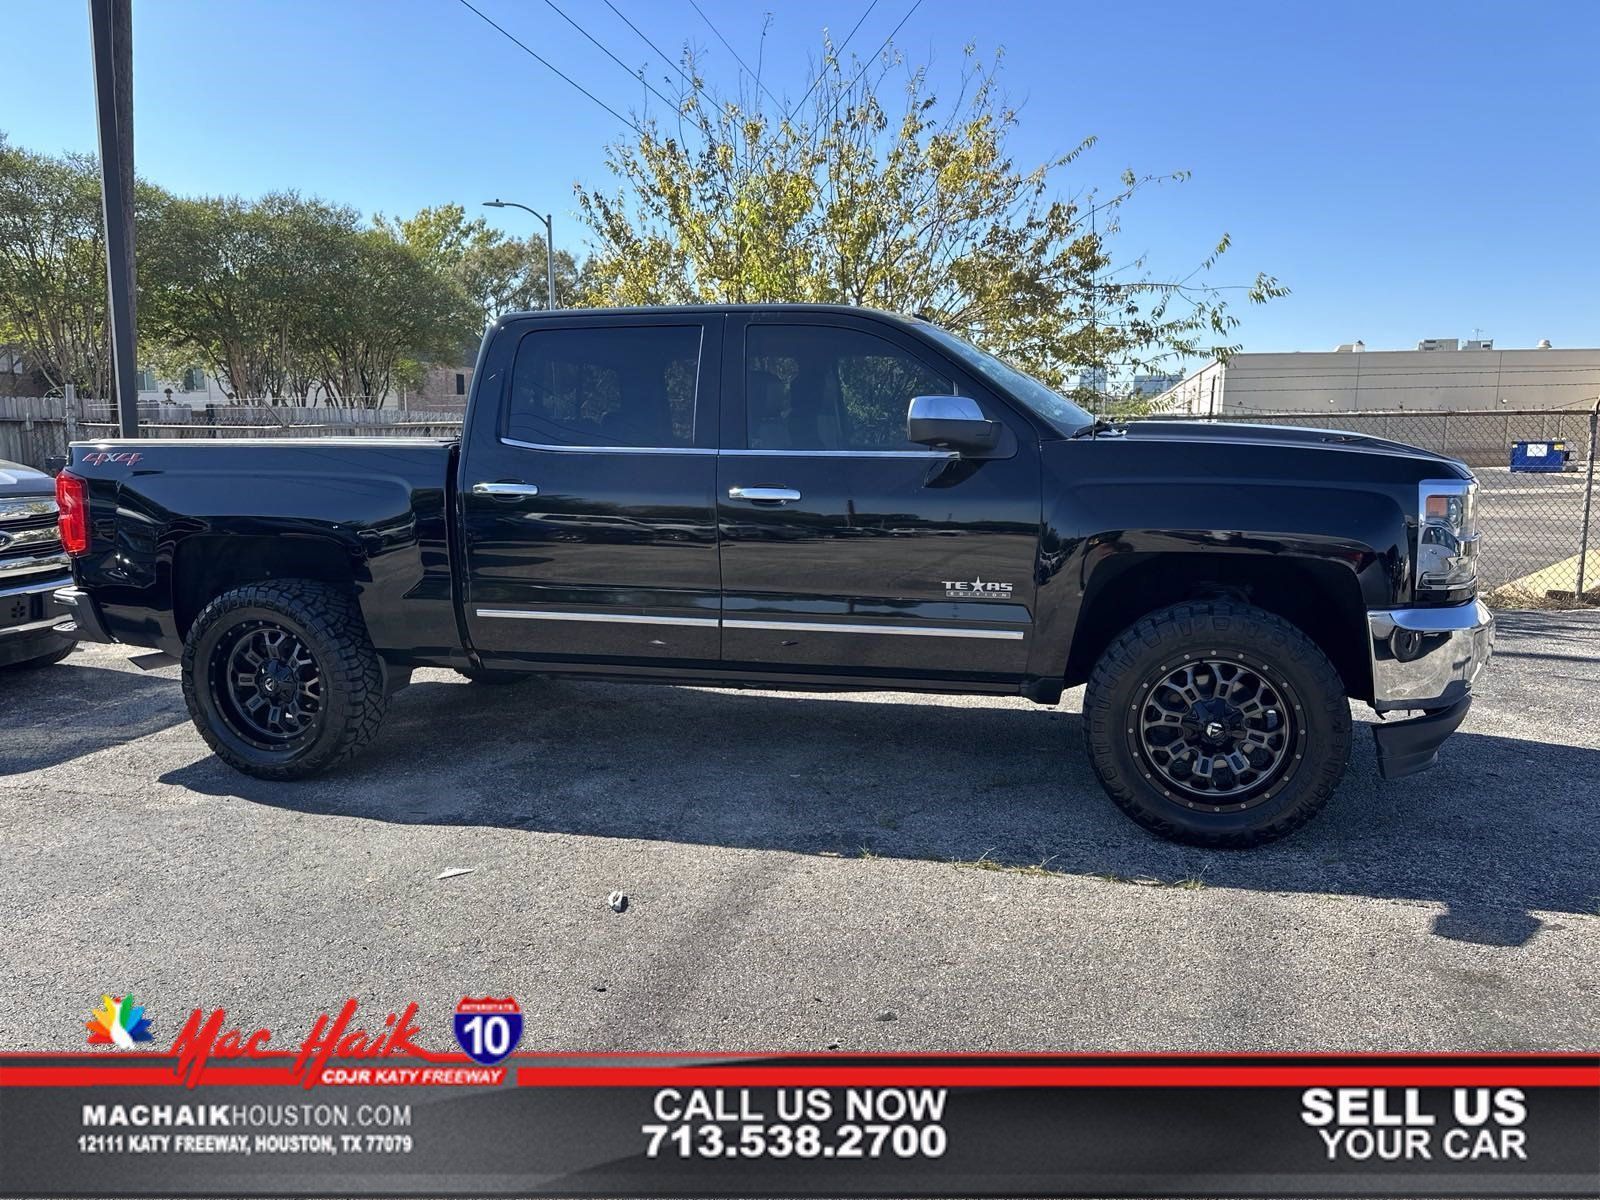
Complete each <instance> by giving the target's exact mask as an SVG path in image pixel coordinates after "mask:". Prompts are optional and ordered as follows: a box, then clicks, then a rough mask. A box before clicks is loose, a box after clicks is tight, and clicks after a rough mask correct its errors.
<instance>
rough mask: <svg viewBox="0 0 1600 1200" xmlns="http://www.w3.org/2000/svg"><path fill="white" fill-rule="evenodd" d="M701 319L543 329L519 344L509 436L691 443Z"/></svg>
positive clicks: (556, 441)
mask: <svg viewBox="0 0 1600 1200" xmlns="http://www.w3.org/2000/svg"><path fill="white" fill-rule="evenodd" d="M699 374H700V327H699V326H698V325H639V326H632V327H626V326H608V327H605V328H594V329H539V330H535V331H534V332H532V333H529V334H527V335H525V336H524V337H523V339H522V341H521V342H520V343H518V345H517V359H516V362H515V363H514V364H513V366H512V370H511V399H510V403H509V404H508V406H507V408H506V421H505V436H506V437H509V438H515V439H516V440H517V441H522V442H536V443H538V444H539V445H547V446H640V447H652V446H661V447H667V446H688V445H691V444H692V443H693V441H694V404H695V389H696V387H697V385H698V383H699Z"/></svg>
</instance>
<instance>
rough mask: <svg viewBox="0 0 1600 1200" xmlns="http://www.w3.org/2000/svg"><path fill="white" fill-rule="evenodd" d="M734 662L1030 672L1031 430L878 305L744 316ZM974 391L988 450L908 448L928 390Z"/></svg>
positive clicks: (730, 485) (793, 669) (725, 458)
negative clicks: (872, 312) (968, 454)
mask: <svg viewBox="0 0 1600 1200" xmlns="http://www.w3.org/2000/svg"><path fill="white" fill-rule="evenodd" d="M725 361H726V364H727V365H726V367H725V370H724V386H725V387H726V388H727V389H728V392H729V394H728V395H727V396H726V397H725V400H724V428H723V449H722V453H721V455H720V457H719V458H718V460H717V461H718V478H717V489H716V491H717V505H718V511H719V517H720V524H721V532H722V579H723V632H722V645H723V660H724V662H725V663H727V664H728V665H729V666H730V667H735V668H738V667H746V668H752V669H761V670H766V671H770V670H774V669H780V668H781V669H782V670H783V671H785V672H786V673H795V674H802V675H818V674H830V675H835V676H860V677H869V678H877V679H893V678H907V679H910V678H921V679H940V678H954V677H957V676H959V677H960V678H962V679H963V680H967V681H971V680H975V679H980V680H981V679H987V680H989V681H992V682H994V683H996V684H997V685H1004V684H1007V683H1010V682H1013V681H1016V680H1018V679H1020V678H1021V677H1022V676H1023V674H1024V672H1025V667H1026V663H1027V652H1028V642H1029V639H1030V637H1031V634H1032V608H1033V598H1034V569H1035V562H1036V558H1037V552H1038V544H1039V521H1040V491H1039V489H1040V483H1039V455H1038V443H1037V439H1036V436H1035V434H1034V433H1033V430H1032V427H1031V425H1029V424H1028V423H1027V422H1026V421H1025V420H1023V419H1022V418H1021V417H1019V416H1018V415H1017V414H1016V413H1014V412H1011V411H1009V409H1008V408H1007V407H1006V405H1005V404H1004V403H1003V402H1001V401H1000V400H999V399H998V398H996V397H994V396H993V395H992V394H990V393H988V392H987V390H986V389H984V388H982V387H981V386H980V385H979V384H978V383H977V381H975V380H973V379H971V378H970V377H967V376H966V375H965V374H964V373H963V372H962V371H961V370H960V368H959V367H958V366H957V365H956V364H953V363H951V362H949V361H948V360H947V359H945V358H944V356H943V355H941V354H938V353H937V352H936V351H933V350H932V349H931V348H929V347H927V346H926V345H925V344H924V343H922V342H921V341H920V340H918V339H916V338H915V337H913V336H912V335H911V334H909V333H907V332H906V331H904V330H901V329H898V328H896V327H895V326H893V325H892V324H889V323H887V322H882V321H877V320H874V319H872V318H871V317H868V316H855V315H850V314H842V313H841V314H831V313H796V312H788V313H785V312H781V311H780V312H774V313H770V314H768V313H761V314H751V315H748V316H744V315H732V316H730V317H729V323H728V328H727V349H726V352H725ZM957 392H959V393H960V394H962V395H967V396H971V397H972V398H973V399H975V400H977V401H978V402H979V405H980V407H982V408H983V409H984V412H985V415H986V416H988V417H989V418H990V419H992V420H998V421H1000V422H1001V423H1002V425H1003V427H1004V430H1005V432H1004V435H1003V437H1002V442H1001V446H1000V447H999V448H998V449H997V451H996V452H994V453H993V454H991V455H987V456H984V457H975V458H958V457H957V456H955V455H953V454H950V453H948V452H946V451H938V450H930V449H928V448H927V447H923V446H918V445H914V444H912V443H910V442H907V441H906V437H905V431H906V409H907V407H908V405H909V403H910V401H911V399H912V397H913V396H917V395H951V394H955V393H957Z"/></svg>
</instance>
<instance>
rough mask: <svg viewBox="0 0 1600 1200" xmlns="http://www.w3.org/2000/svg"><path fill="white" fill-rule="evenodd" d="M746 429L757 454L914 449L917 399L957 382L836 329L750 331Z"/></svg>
mask: <svg viewBox="0 0 1600 1200" xmlns="http://www.w3.org/2000/svg"><path fill="white" fill-rule="evenodd" d="M744 382H745V388H744V394H745V409H746V416H745V430H746V438H747V445H748V446H749V448H750V449H752V450H912V449H920V447H916V446H913V445H912V444H911V443H910V442H908V441H906V407H907V406H908V405H909V404H910V403H911V399H912V397H913V396H938V395H943V396H948V395H951V394H953V393H954V391H955V384H954V383H953V382H952V381H951V380H950V379H949V378H947V377H945V376H943V375H941V374H939V373H938V372H937V371H935V370H933V369H932V368H931V367H929V366H928V365H927V364H926V363H924V362H923V361H922V360H921V359H920V358H918V357H916V356H915V355H914V354H911V353H909V352H908V351H905V350H902V349H901V348H900V347H899V346H897V345H895V344H894V343H893V342H890V341H888V340H886V339H885V338H881V337H877V336H875V335H873V334H870V333H863V332H861V331H860V330H856V329H844V328H840V327H837V326H830V325H752V326H750V327H749V328H748V329H747V330H746V331H745V380H744Z"/></svg>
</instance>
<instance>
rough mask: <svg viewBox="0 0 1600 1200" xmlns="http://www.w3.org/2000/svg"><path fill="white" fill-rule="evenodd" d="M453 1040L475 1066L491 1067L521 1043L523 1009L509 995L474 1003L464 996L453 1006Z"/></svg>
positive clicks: (470, 998)
mask: <svg viewBox="0 0 1600 1200" xmlns="http://www.w3.org/2000/svg"><path fill="white" fill-rule="evenodd" d="M455 1031H456V1041H458V1042H460V1043H461V1048H462V1049H463V1050H465V1051H466V1052H467V1057H468V1058H470V1059H472V1061H473V1062H475V1063H481V1064H482V1065H483V1066H486V1067H492V1066H494V1064H495V1063H497V1062H500V1061H501V1060H503V1059H505V1058H506V1057H508V1056H509V1055H510V1054H511V1052H512V1051H513V1050H515V1049H516V1048H517V1043H518V1042H520V1041H521V1040H522V1009H520V1008H518V1007H517V1002H516V1000H514V999H513V998H512V997H510V996H506V997H505V998H504V999H501V1000H496V999H495V998H494V997H493V996H485V997H483V998H482V999H481V1000H474V999H473V998H472V997H471V996H463V997H462V998H461V1002H460V1003H459V1004H457V1005H456V1017H455Z"/></svg>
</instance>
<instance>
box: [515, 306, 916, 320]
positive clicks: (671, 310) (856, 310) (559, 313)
mask: <svg viewBox="0 0 1600 1200" xmlns="http://www.w3.org/2000/svg"><path fill="white" fill-rule="evenodd" d="M756 312H794V313H833V314H836V315H844V314H853V315H855V316H866V317H876V318H878V319H879V320H885V321H893V322H896V323H899V324H905V325H926V324H928V322H927V321H925V320H923V319H922V318H921V317H914V316H907V315H906V314H904V313H892V312H884V311H882V310H881V309H876V308H864V307H861V306H858V305H854V304H787V303H768V304H653V305H636V306H632V307H624V308H556V309H547V308H535V309H530V310H528V311H526V312H511V313H505V314H503V315H502V316H501V317H500V320H502V321H515V320H518V319H522V318H527V317H538V318H554V317H642V316H662V315H672V314H680V315H683V316H703V315H705V314H707V313H756Z"/></svg>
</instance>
